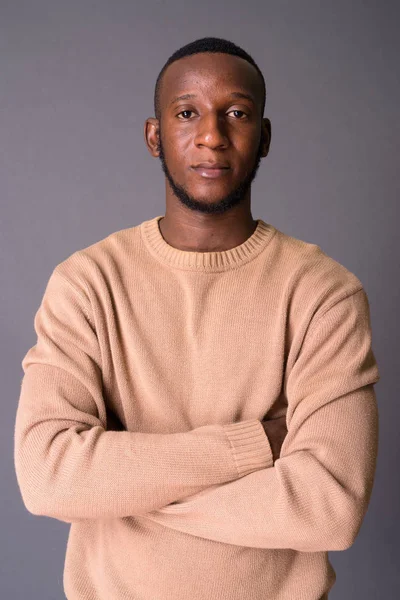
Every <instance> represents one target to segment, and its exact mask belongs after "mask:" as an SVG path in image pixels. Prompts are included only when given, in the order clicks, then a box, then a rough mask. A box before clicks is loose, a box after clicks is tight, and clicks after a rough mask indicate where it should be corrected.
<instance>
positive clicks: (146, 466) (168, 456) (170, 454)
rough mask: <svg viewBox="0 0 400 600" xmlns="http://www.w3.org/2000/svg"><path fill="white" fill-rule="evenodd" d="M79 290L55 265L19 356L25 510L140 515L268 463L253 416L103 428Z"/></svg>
mask: <svg viewBox="0 0 400 600" xmlns="http://www.w3.org/2000/svg"><path fill="white" fill-rule="evenodd" d="M90 310H91V307H90V300H89V297H88V296H87V294H86V293H85V292H84V291H83V290H82V289H81V288H79V286H78V285H77V284H76V283H72V282H71V281H70V280H69V279H67V278H66V277H65V275H64V274H63V273H60V272H59V271H58V268H57V267H56V269H55V270H54V271H53V273H52V274H51V277H50V279H49V281H48V283H47V286H46V289H45V292H44V295H43V298H42V302H41V305H40V307H39V309H38V311H37V313H36V315H35V319H34V326H35V331H36V333H37V342H36V344H35V345H34V346H33V347H32V348H30V350H29V351H28V352H27V354H26V355H25V357H24V359H23V361H22V367H23V370H24V375H23V378H22V381H21V390H20V397H19V403H18V407H17V412H16V420H15V431H14V464H15V470H16V475H17V482H18V485H19V488H20V492H21V495H22V500H23V502H24V504H25V506H26V508H27V509H28V511H29V512H31V513H32V514H35V515H43V516H48V517H53V518H56V519H59V520H61V521H65V522H68V523H71V522H73V521H77V520H81V519H95V518H114V517H124V516H132V515H139V514H142V513H147V512H149V511H151V510H154V509H157V508H161V507H163V506H165V505H166V504H168V503H171V502H173V501H176V500H178V499H180V498H183V497H186V496H188V495H189V494H193V493H196V492H198V491H200V490H202V489H204V488H207V487H209V486H210V485H215V484H217V483H223V482H227V481H232V480H234V479H237V478H239V477H243V476H245V475H247V474H249V473H251V472H253V471H254V470H258V469H261V468H264V467H266V466H269V465H271V464H272V452H271V448H270V446H269V443H268V439H267V437H266V435H265V432H264V429H263V426H262V424H261V422H260V421H259V420H257V419H248V420H244V421H241V422H238V423H234V424H226V425H225V424H222V425H221V424H213V425H204V426H201V427H197V428H196V429H193V430H192V431H186V432H180V433H172V434H160V433H144V432H140V431H125V430H124V431H112V430H107V413H106V405H105V400H104V397H103V393H102V370H101V350H100V348H99V344H98V339H97V335H96V330H95V327H94V324H93V321H94V320H93V318H92V315H91V313H90Z"/></svg>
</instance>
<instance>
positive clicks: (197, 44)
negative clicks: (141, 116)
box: [154, 37, 266, 119]
mask: <svg viewBox="0 0 400 600" xmlns="http://www.w3.org/2000/svg"><path fill="white" fill-rule="evenodd" d="M200 52H221V53H223V54H232V55H233V56H239V57H240V58H244V60H247V62H249V63H250V64H251V65H253V67H255V68H256V70H257V72H258V74H259V76H260V78H261V81H262V88H263V100H262V106H261V116H263V114H264V108H265V98H266V90H265V80H264V76H263V74H262V73H261V71H260V69H259V68H258V66H257V64H256V62H255V61H254V59H253V58H252V57H251V56H250V54H248V53H247V52H246V51H245V50H243V48H240V47H239V46H237V45H236V44H234V43H233V42H231V41H229V40H225V39H223V38H217V37H203V38H200V39H198V40H195V41H194V42H190V43H189V44H186V45H185V46H182V47H181V48H179V49H178V50H176V51H175V52H174V53H173V54H172V55H171V56H170V57H169V59H168V60H167V62H166V63H165V65H164V66H163V68H162V69H161V71H160V73H159V75H158V77H157V81H156V86H155V90H154V114H155V116H156V118H157V119H160V118H161V108H160V89H161V83H162V78H163V75H164V73H165V70H166V69H167V67H168V66H169V65H170V64H171V63H173V62H175V61H176V60H179V59H180V58H183V57H184V56H190V55H191V54H199V53H200Z"/></svg>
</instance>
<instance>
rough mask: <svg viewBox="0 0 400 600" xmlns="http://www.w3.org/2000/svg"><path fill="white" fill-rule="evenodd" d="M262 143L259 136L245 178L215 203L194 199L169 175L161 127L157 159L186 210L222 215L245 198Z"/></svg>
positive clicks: (254, 171)
mask: <svg viewBox="0 0 400 600" xmlns="http://www.w3.org/2000/svg"><path fill="white" fill-rule="evenodd" d="M262 143H263V139H262V136H261V139H260V144H259V146H258V149H257V154H256V157H255V159H254V164H253V166H252V168H251V170H250V171H249V172H248V173H247V174H246V176H245V177H244V178H243V179H242V181H240V182H239V184H238V185H237V186H236V188H235V189H233V190H232V191H231V192H229V193H228V194H226V195H225V196H224V197H223V198H221V199H220V200H217V201H215V202H203V201H202V200H199V199H198V198H195V197H194V196H192V195H191V194H189V192H188V191H187V189H186V187H185V186H184V185H180V184H179V183H177V182H176V181H175V180H174V178H173V177H172V175H171V172H170V170H169V169H168V165H167V163H166V160H165V154H164V147H163V144H162V141H161V127H160V128H159V143H158V147H157V150H158V151H159V153H160V154H159V159H160V161H161V167H162V170H163V172H164V174H165V177H166V178H167V181H168V183H169V185H170V188H171V190H172V192H173V194H174V195H175V196H176V197H177V198H178V200H179V201H180V202H181V203H182V204H183V205H184V206H186V207H187V208H189V209H190V210H193V211H197V212H201V213H206V214H222V213H225V212H226V211H228V210H230V209H231V208H233V207H234V206H237V205H238V204H240V202H241V201H242V200H243V199H244V198H245V196H246V194H247V192H248V190H249V189H250V186H251V184H252V182H253V181H254V178H255V176H256V175H257V171H258V168H259V166H260V161H261V158H262Z"/></svg>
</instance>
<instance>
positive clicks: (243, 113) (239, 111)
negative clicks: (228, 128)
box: [228, 108, 247, 121]
mask: <svg viewBox="0 0 400 600" xmlns="http://www.w3.org/2000/svg"><path fill="white" fill-rule="evenodd" d="M229 112H235V113H241V114H242V115H244V116H245V117H247V115H246V113H245V112H243V111H242V110H239V109H237V108H236V109H234V110H231V111H229ZM228 114H229V113H228ZM236 120H237V121H241V120H243V119H241V118H238V119H236Z"/></svg>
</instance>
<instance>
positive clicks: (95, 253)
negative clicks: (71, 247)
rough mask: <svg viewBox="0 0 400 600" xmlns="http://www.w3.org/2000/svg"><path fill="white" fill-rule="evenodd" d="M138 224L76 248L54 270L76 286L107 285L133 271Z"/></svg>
mask: <svg viewBox="0 0 400 600" xmlns="http://www.w3.org/2000/svg"><path fill="white" fill-rule="evenodd" d="M140 239H141V236H140V224H139V225H135V226H133V227H126V228H124V229H120V230H118V231H114V232H112V233H110V234H109V235H107V236H106V237H104V238H102V239H100V240H98V241H96V242H94V243H92V244H90V245H88V246H86V247H84V248H79V249H77V250H75V251H74V252H73V253H71V254H70V255H69V256H67V257H66V258H65V259H64V260H62V261H61V262H59V263H58V264H57V265H56V266H55V268H54V271H53V272H55V273H57V274H58V275H60V276H62V277H63V278H64V279H66V280H68V281H69V282H70V284H71V285H73V286H74V287H75V288H77V289H78V288H79V290H80V291H84V292H87V290H88V289H89V288H96V287H97V286H99V285H100V287H102V286H104V285H107V281H109V280H110V279H114V278H117V279H118V278H121V277H123V274H124V273H126V272H127V270H128V269H129V270H130V272H132V269H133V268H134V265H135V261H136V260H137V257H138V254H139V251H140Z"/></svg>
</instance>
